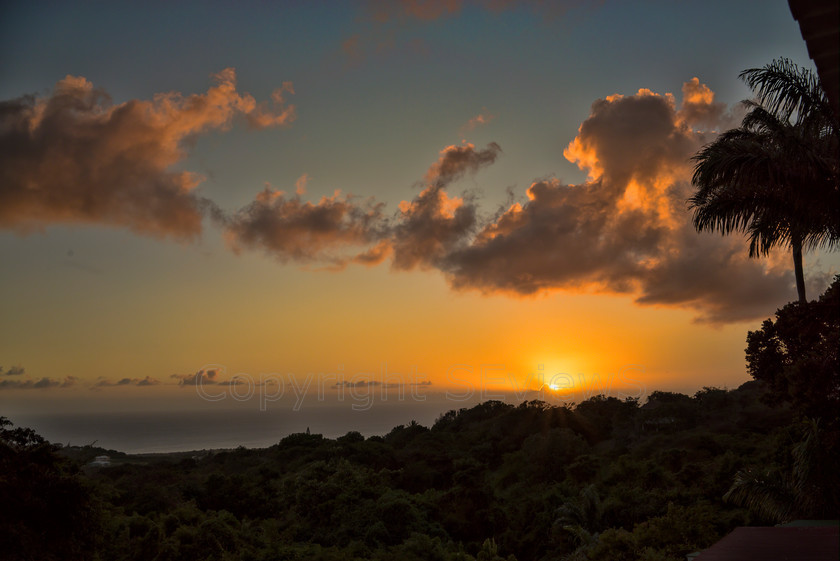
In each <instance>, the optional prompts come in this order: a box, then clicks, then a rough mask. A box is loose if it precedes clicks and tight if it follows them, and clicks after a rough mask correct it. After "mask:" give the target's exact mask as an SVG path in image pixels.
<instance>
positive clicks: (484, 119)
mask: <svg viewBox="0 0 840 561" xmlns="http://www.w3.org/2000/svg"><path fill="white" fill-rule="evenodd" d="M495 118H496V116H495V115H491V114H490V113H488V112H487V110H483V111H482V112H481V113H479V114H478V115H476V116H475V117H473V118H472V119H470V120H469V121H467V122H466V123H465V124H464V126H462V127H461V135H463V134H464V133H467V132H469V131H471V130H473V129H475V128H476V127H479V126H481V125H486V124H487V123H489V122H490V121H492V120H493V119H495Z"/></svg>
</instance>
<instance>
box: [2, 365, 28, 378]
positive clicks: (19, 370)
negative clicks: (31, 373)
mask: <svg viewBox="0 0 840 561" xmlns="http://www.w3.org/2000/svg"><path fill="white" fill-rule="evenodd" d="M25 373H26V370H25V369H24V368H23V366H12V367H10V368H9V369H8V370H6V371H5V372H4V371H3V367H2V366H0V376H21V375H23V374H25Z"/></svg>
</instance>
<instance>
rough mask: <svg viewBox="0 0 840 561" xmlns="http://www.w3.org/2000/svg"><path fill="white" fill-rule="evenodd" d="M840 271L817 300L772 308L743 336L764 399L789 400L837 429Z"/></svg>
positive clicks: (808, 413)
mask: <svg viewBox="0 0 840 561" xmlns="http://www.w3.org/2000/svg"><path fill="white" fill-rule="evenodd" d="M838 347H840V275H839V276H837V277H835V279H834V282H833V283H832V284H831V286H830V287H829V288H828V289H827V290H826V291H825V293H824V294H823V295H822V296H820V299H819V300H818V301H813V302H807V303H805V304H802V303H799V302H795V303H792V304H788V305H787V306H785V307H783V308H782V309H780V310H777V311H776V320H775V321H773V320H771V319H768V320H765V321H764V323H763V324H762V326H761V329H760V330H758V331H751V332H750V333H749V334H748V335H747V350H746V355H747V363H748V369H749V373H750V375H752V377H753V378H755V379H756V380H761V381H763V382H765V383H766V385H767V388H768V389H767V392H766V399H767V400H768V401H769V402H770V403H773V404H779V403H782V402H790V403H791V404H793V406H794V408H796V410H797V411H799V412H800V413H801V414H803V415H805V416H808V417H816V418H819V419H821V420H822V421H821V422H822V423H823V424H824V426H826V428H836V427H837V424H838V415H837V411H838V410H840V361H838Z"/></svg>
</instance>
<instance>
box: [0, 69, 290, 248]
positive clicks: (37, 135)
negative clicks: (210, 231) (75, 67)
mask: <svg viewBox="0 0 840 561" xmlns="http://www.w3.org/2000/svg"><path fill="white" fill-rule="evenodd" d="M214 78H215V81H216V85H215V86H213V87H211V88H210V89H209V90H208V91H207V93H205V94H201V95H190V96H182V95H181V94H178V93H168V94H158V95H156V96H155V97H154V99H153V100H152V101H142V100H131V101H127V102H125V103H121V104H116V105H115V104H113V103H112V101H111V99H110V97H109V96H108V95H107V94H106V93H105V92H104V91H103V90H101V89H98V88H94V87H93V84H91V83H90V82H89V81H88V80H86V79H85V78H83V77H76V76H67V77H65V78H64V79H63V80H60V81H59V82H58V83H57V84H56V86H55V89H54V91H53V92H52V93H51V94H50V95H49V96H46V97H36V96H24V97H21V98H18V99H13V100H8V101H3V102H0V228H4V229H11V230H14V231H16V232H19V233H23V234H26V233H29V232H31V231H33V230H41V229H43V228H44V227H46V226H49V225H52V224H79V223H83V224H104V225H110V226H116V227H123V228H128V229H129V230H132V231H133V232H135V233H138V234H143V235H151V236H155V237H171V238H175V239H180V240H190V239H193V238H195V237H197V236H198V235H199V234H200V233H201V229H202V219H203V218H204V217H205V216H207V215H209V216H210V217H212V218H221V212H220V211H219V209H218V208H217V207H216V205H214V204H213V203H212V202H211V201H209V200H207V199H205V198H203V197H201V196H199V195H198V194H197V193H196V191H195V188H196V186H197V185H198V184H199V183H200V182H201V181H202V179H203V178H202V177H200V176H199V175H197V174H195V173H191V172H188V171H174V170H172V169H171V168H172V166H173V165H174V164H176V163H178V162H179V161H181V160H182V159H183V158H184V157H185V155H186V153H185V150H186V148H187V146H188V145H189V142H190V141H191V140H192V139H194V138H195V137H196V136H197V135H200V134H203V133H206V132H207V131H209V130H213V129H222V130H224V129H226V128H229V127H230V126H231V123H232V122H233V120H234V118H236V117H243V118H244V119H245V120H246V121H247V122H248V124H249V125H251V126H253V127H266V126H277V125H283V124H286V123H289V122H291V120H292V119H293V118H294V107H292V106H286V105H284V102H283V93H284V92H287V91H291V89H292V88H291V84H284V86H283V87H282V88H280V89H279V90H277V91H276V92H275V94H274V96H273V99H274V103H275V108H274V110H271V109H269V108H268V107H267V106H265V105H264V104H258V103H257V102H256V101H255V100H254V98H253V97H251V96H250V95H248V94H240V93H238V92H237V91H236V74H235V72H234V70H233V69H231V68H228V69H226V70H223V71H222V72H220V73H219V74H218V75H216V76H215V77H214Z"/></svg>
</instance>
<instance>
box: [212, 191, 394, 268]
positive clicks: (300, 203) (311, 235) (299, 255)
mask: <svg viewBox="0 0 840 561" xmlns="http://www.w3.org/2000/svg"><path fill="white" fill-rule="evenodd" d="M305 177H307V176H305V175H304V176H302V178H301V179H299V180H298V182H297V183H298V185H297V192H296V194H295V195H292V196H287V195H286V194H285V193H284V192H283V191H277V190H275V189H272V188H271V187H269V186H266V188H265V189H264V190H263V191H262V192H261V193H259V194H258V195H257V198H256V199H255V200H254V201H253V202H252V203H251V204H250V205H248V206H246V207H245V208H243V209H242V210H240V211H239V212H238V213H236V214H235V215H234V216H232V217H231V218H230V219H228V221H227V224H226V226H225V237H226V239H227V242H228V245H229V247H230V248H231V249H232V250H233V251H234V252H236V253H240V252H241V251H243V250H244V249H250V250H254V249H259V250H262V251H263V252H265V253H266V254H268V255H271V256H272V257H274V258H275V259H277V260H278V261H280V262H281V263H286V262H289V261H294V262H297V263H304V264H305V263H311V262H315V261H319V262H326V263H328V264H330V265H332V266H337V267H342V266H344V265H345V264H346V263H348V262H351V261H353V262H358V263H367V264H376V263H379V262H381V260H382V259H384V256H385V255H386V254H387V248H385V247H382V246H376V245H375V244H377V242H379V241H380V240H381V238H382V237H383V236H384V235H385V234H386V229H387V226H386V220H385V217H384V216H383V214H382V207H383V205H382V204H381V203H376V202H375V201H373V199H367V200H365V201H358V202H357V201H356V200H355V198H354V197H353V196H352V195H344V196H342V195H341V193H340V192H339V191H336V192H335V193H334V194H333V195H332V196H331V197H322V198H321V200H320V201H318V202H317V203H311V202H308V201H304V200H302V198H301V194H302V192H303V191H304V190H305V182H304V181H302V179H303V178H305ZM302 186H303V187H302ZM370 245H373V246H374V247H372V248H368V249H365V250H363V251H362V252H361V253H359V254H358V255H355V256H353V255H351V256H347V255H345V254H344V253H342V250H344V249H346V248H348V247H354V246H356V247H358V246H370Z"/></svg>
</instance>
